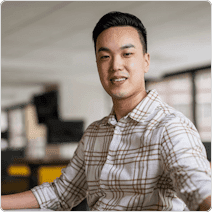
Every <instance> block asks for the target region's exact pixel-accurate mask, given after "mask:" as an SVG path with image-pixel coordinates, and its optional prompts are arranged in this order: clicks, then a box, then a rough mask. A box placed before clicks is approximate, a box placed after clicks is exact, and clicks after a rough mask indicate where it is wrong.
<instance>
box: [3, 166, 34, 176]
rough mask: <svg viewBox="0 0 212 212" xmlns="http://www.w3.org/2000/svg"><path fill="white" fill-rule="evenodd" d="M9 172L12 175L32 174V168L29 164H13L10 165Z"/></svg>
mask: <svg viewBox="0 0 212 212" xmlns="http://www.w3.org/2000/svg"><path fill="white" fill-rule="evenodd" d="M7 171H8V174H9V175H10V176H12V175H15V176H26V177H28V176H30V174H31V172H30V168H29V167H28V166H24V165H11V166H9V167H8V170H7Z"/></svg>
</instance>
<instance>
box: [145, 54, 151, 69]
mask: <svg viewBox="0 0 212 212" xmlns="http://www.w3.org/2000/svg"><path fill="white" fill-rule="evenodd" d="M144 62H145V64H144V65H145V67H144V72H145V73H147V72H148V71H149V66H150V54H149V53H145V55H144Z"/></svg>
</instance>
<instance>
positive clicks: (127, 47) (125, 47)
mask: <svg viewBox="0 0 212 212" xmlns="http://www.w3.org/2000/svg"><path fill="white" fill-rule="evenodd" d="M129 48H135V46H134V45H133V44H131V43H130V44H126V45H124V46H122V47H121V48H120V49H121V50H123V49H129ZM101 51H106V52H110V49H108V48H107V47H100V48H99V50H98V53H99V52H101Z"/></svg>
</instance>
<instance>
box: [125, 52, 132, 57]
mask: <svg viewBox="0 0 212 212" xmlns="http://www.w3.org/2000/svg"><path fill="white" fill-rule="evenodd" d="M132 54H133V53H131V52H127V53H124V56H126V57H129V56H130V55H132Z"/></svg>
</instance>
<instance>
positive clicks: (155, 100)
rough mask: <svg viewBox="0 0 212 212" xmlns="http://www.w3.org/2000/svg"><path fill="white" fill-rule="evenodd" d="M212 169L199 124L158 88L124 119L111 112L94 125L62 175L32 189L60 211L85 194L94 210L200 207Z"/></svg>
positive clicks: (46, 205)
mask: <svg viewBox="0 0 212 212" xmlns="http://www.w3.org/2000/svg"><path fill="white" fill-rule="evenodd" d="M210 172H211V171H210V164H209V162H208V160H207V159H206V152H205V148H204V146H203V144H202V142H201V140H200V137H199V134H198V132H197V131H196V129H195V127H194V125H193V124H192V123H191V121H189V120H188V119H187V118H186V117H185V116H184V115H183V114H182V113H180V112H177V111H176V110H174V109H173V108H171V107H170V106H168V105H167V104H166V103H164V102H163V101H162V100H161V99H160V98H159V96H158V94H157V92H156V91H155V90H153V91H149V92H148V95H147V97H146V98H144V99H143V100H142V101H141V102H140V103H139V104H138V105H137V107H136V108H134V109H133V110H132V111H131V112H130V113H129V114H128V115H127V116H125V117H123V118H121V119H120V120H119V122H117V121H116V119H115V115H114V113H113V112H111V114H110V115H109V116H107V117H105V118H103V119H102V120H100V121H96V122H94V123H92V124H91V125H90V126H89V127H88V128H87V130H86V131H85V133H84V135H83V137H82V139H81V141H80V142H79V145H78V147H77V149H76V152H75V154H74V156H73V158H72V159H71V161H70V163H69V165H68V166H67V167H66V168H65V169H63V170H62V175H61V176H60V177H59V178H57V179H56V180H54V182H53V183H44V184H42V185H40V186H37V187H35V188H33V189H32V192H33V193H34V195H35V197H36V198H37V200H38V202H39V204H40V207H41V208H51V209H54V210H70V209H71V208H72V207H74V206H76V205H77V204H79V203H80V202H81V201H82V200H83V199H84V198H87V202H88V206H89V208H90V210H101V211H103V210H113V211H115V210H122V211H124V210H134V211H135V210H139V211H143V210H151V211H154V210H166V211H168V210H175V211H182V210H186V208H187V207H188V208H189V209H190V210H196V209H197V208H198V205H199V204H200V203H201V202H202V201H203V200H204V199H205V198H206V197H207V196H209V195H210V194H211V176H210ZM186 205H187V207H186Z"/></svg>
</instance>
